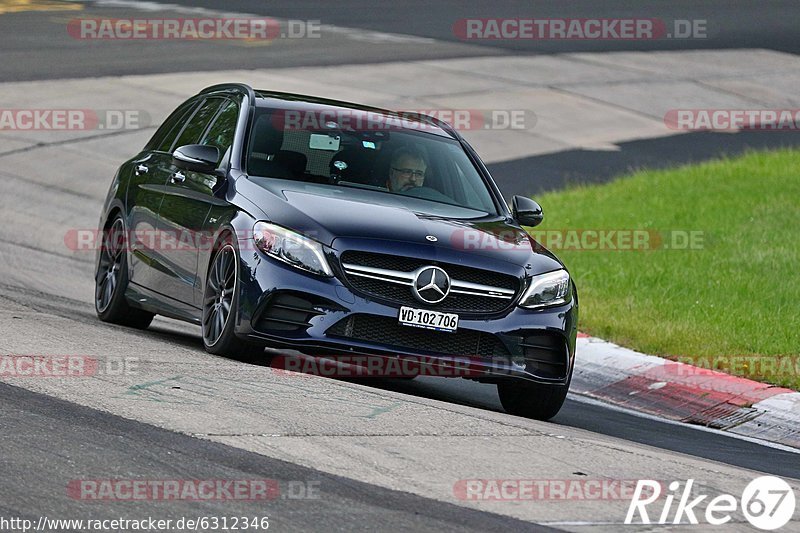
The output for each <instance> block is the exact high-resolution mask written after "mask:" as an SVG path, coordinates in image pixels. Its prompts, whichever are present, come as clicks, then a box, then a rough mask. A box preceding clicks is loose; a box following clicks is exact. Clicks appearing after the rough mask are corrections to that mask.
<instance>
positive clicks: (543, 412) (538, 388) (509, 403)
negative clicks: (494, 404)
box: [497, 379, 569, 420]
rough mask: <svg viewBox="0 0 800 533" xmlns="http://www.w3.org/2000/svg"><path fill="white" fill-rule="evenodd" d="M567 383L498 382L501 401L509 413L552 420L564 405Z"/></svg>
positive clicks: (567, 388)
mask: <svg viewBox="0 0 800 533" xmlns="http://www.w3.org/2000/svg"><path fill="white" fill-rule="evenodd" d="M568 390H569V384H567V385H545V384H541V383H534V382H532V381H524V380H521V379H520V380H508V381H501V382H500V383H498V384H497V394H498V396H500V403H501V404H502V405H503V409H505V410H506V412H507V413H508V414H511V415H516V416H524V417H525V418H535V419H536V420H550V419H551V418H553V417H554V416H556V414H558V411H559V410H561V406H562V405H564V400H566V398H567V391H568Z"/></svg>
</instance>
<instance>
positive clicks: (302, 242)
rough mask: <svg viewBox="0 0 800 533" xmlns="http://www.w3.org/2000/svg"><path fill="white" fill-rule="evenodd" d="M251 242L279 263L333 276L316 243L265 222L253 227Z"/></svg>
mask: <svg viewBox="0 0 800 533" xmlns="http://www.w3.org/2000/svg"><path fill="white" fill-rule="evenodd" d="M253 240H255V243H256V246H257V247H258V249H259V250H261V251H262V252H264V253H265V254H267V255H269V256H271V257H274V258H275V259H278V260H279V261H283V262H284V263H288V264H290V265H292V266H293V267H297V268H300V269H303V270H305V271H308V272H311V273H313V274H317V275H319V276H328V277H330V276H333V272H332V271H331V267H330V266H329V265H328V262H327V261H326V260H325V253H324V252H323V250H322V245H321V244H320V243H318V242H317V241H314V240H312V239H309V238H308V237H303V236H302V235H300V234H299V233H295V232H294V231H291V230H288V229H286V228H282V227H280V226H276V225H275V224H268V223H266V222H256V224H255V226H253Z"/></svg>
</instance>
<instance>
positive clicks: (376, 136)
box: [247, 109, 497, 214]
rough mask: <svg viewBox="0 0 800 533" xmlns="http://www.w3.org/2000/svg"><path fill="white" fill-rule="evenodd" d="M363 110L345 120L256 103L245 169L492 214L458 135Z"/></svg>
mask: <svg viewBox="0 0 800 533" xmlns="http://www.w3.org/2000/svg"><path fill="white" fill-rule="evenodd" d="M339 111H341V110H339ZM346 111H347V112H348V113H350V114H363V115H364V116H365V117H366V116H367V113H366V112H362V111H356V110H351V109H347V110H346ZM369 115H371V116H372V120H370V121H367V120H363V121H347V120H343V119H342V116H343V115H342V114H334V113H330V112H328V111H327V110H326V111H324V112H323V111H318V110H312V111H309V110H303V111H299V110H298V111H291V110H283V109H258V110H257V115H256V118H255V123H254V127H253V130H252V133H251V138H250V143H249V147H250V148H249V153H248V157H247V172H248V173H249V174H250V175H251V176H261V177H267V178H282V179H290V180H295V181H303V182H308V183H315V184H322V185H327V186H330V187H336V188H354V189H365V190H370V191H375V192H378V193H382V194H391V195H399V196H404V197H413V198H416V199H422V200H426V201H429V202H435V203H438V204H447V205H452V206H457V207H462V208H467V209H472V210H476V211H480V212H481V214H497V209H496V207H495V204H494V202H493V201H492V196H491V194H490V193H489V190H488V189H487V186H486V183H485V182H484V180H483V179H482V178H481V176H480V174H479V173H478V171H477V169H476V168H475V167H474V165H473V164H472V162H471V161H470V159H469V157H467V154H466V153H465V152H464V150H463V148H462V147H461V145H460V144H459V143H458V142H456V141H454V140H453V139H450V138H447V137H444V136H442V135H436V134H433V133H426V132H424V131H414V130H410V129H406V128H403V127H401V126H400V124H401V122H402V121H396V122H394V123H391V124H390V123H389V122H387V121H378V120H375V118H376V115H375V114H374V113H370V114H369ZM309 116H313V117H314V119H313V120H309V119H308V117H309ZM321 116H322V118H320V117H321ZM387 118H388V117H387ZM352 122H357V123H358V125H360V126H361V127H357V128H354V127H353V126H352ZM409 124H410V123H409ZM414 124H416V125H417V126H418V127H421V128H422V129H424V128H425V126H424V125H423V124H420V123H418V122H415V123H414ZM359 196H361V195H359Z"/></svg>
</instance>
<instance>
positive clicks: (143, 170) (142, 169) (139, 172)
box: [136, 165, 150, 176]
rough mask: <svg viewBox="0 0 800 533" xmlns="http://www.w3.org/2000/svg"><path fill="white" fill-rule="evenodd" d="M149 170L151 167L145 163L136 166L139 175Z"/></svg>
mask: <svg viewBox="0 0 800 533" xmlns="http://www.w3.org/2000/svg"><path fill="white" fill-rule="evenodd" d="M148 172H150V169H149V168H148V167H147V166H145V165H138V166H137V167H136V175H137V176H139V175H141V174H147V173H148Z"/></svg>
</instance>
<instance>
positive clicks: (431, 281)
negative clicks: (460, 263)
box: [411, 266, 450, 304]
mask: <svg viewBox="0 0 800 533" xmlns="http://www.w3.org/2000/svg"><path fill="white" fill-rule="evenodd" d="M411 288H412V290H413V292H414V296H415V297H416V298H417V299H418V300H419V301H421V302H424V303H426V304H438V303H439V302H441V301H442V300H444V299H445V298H447V295H448V294H450V276H448V275H447V272H445V271H444V270H442V269H441V268H439V267H435V266H427V267H423V268H421V269H420V270H419V271H417V276H416V277H415V278H414V285H412V287H411Z"/></svg>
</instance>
